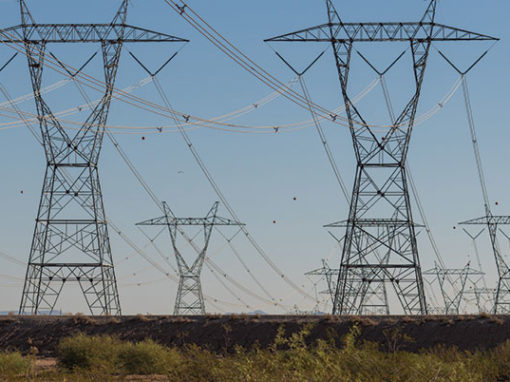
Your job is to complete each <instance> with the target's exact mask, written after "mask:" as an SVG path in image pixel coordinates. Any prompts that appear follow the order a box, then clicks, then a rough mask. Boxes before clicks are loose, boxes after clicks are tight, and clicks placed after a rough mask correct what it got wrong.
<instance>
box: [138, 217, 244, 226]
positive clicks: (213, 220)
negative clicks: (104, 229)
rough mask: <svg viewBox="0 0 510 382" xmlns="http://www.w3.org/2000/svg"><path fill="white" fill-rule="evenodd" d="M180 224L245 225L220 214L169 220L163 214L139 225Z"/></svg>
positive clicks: (171, 218)
mask: <svg viewBox="0 0 510 382" xmlns="http://www.w3.org/2000/svg"><path fill="white" fill-rule="evenodd" d="M169 224H170V225H178V226H213V225H236V226H240V225H244V224H242V223H238V222H236V221H233V220H230V219H227V218H222V217H220V216H215V217H206V218H176V217H170V218H169V219H168V220H167V217H166V216H161V217H159V218H155V219H149V220H146V221H143V222H141V223H137V225H169Z"/></svg>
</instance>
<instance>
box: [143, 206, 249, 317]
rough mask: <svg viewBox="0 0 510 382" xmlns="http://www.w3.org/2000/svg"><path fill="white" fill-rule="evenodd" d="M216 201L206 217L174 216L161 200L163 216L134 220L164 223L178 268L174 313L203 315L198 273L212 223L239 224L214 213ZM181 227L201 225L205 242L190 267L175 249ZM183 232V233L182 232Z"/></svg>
mask: <svg viewBox="0 0 510 382" xmlns="http://www.w3.org/2000/svg"><path fill="white" fill-rule="evenodd" d="M218 206H219V202H215V203H214V204H213V206H212V208H211V209H210V211H209V213H208V214H207V215H206V217H205V218H176V217H175V216H174V214H173V212H172V210H171V209H170V208H169V207H168V205H167V203H165V202H163V209H164V212H165V215H163V216H161V217H159V218H155V219H150V220H146V221H143V222H141V223H137V225H139V226H167V227H168V231H169V233H170V239H171V241H172V249H173V251H174V255H175V259H176V262H177V267H178V270H179V288H178V289H177V297H176V299H175V307H174V315H197V314H198V315H204V314H205V304H204V297H203V295H202V284H201V281H200V274H201V273H202V267H203V265H204V261H205V257H206V254H207V249H208V247H209V241H210V239H211V233H212V231H213V229H214V227H215V226H242V225H244V224H243V223H239V222H236V221H233V220H230V219H226V218H222V217H219V216H217V212H218ZM183 226H202V227H203V233H204V236H203V238H204V241H203V246H202V249H201V250H200V251H199V252H198V256H197V258H196V259H195V261H194V262H193V264H192V265H191V266H190V265H188V263H187V262H186V260H185V259H184V257H183V256H182V254H181V252H180V250H179V249H178V248H177V235H178V234H179V232H181V227H183ZM181 233H182V232H181Z"/></svg>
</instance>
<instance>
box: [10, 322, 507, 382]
mask: <svg viewBox="0 0 510 382" xmlns="http://www.w3.org/2000/svg"><path fill="white" fill-rule="evenodd" d="M312 330H313V324H308V325H304V326H303V327H302V329H301V330H300V331H299V332H295V333H293V334H291V335H290V336H287V335H286V334H285V330H284V328H283V326H281V327H280V329H279V330H278V332H277V334H276V336H275V339H274V341H273V343H272V344H271V345H270V346H268V347H265V348H261V347H260V346H253V347H251V348H249V349H246V348H243V347H240V346H235V348H234V349H231V350H230V351H224V352H217V351H211V350H208V349H207V348H206V347H199V346H197V345H193V344H188V345H183V346H180V347H176V346H173V347H167V346H163V345H160V344H157V343H156V342H154V341H152V340H144V341H140V342H137V343H134V342H129V341H122V340H119V339H117V338H115V337H112V336H108V335H101V336H87V335H85V334H78V335H73V336H72V337H66V338H63V339H62V340H61V341H60V343H59V345H58V349H57V356H56V358H54V359H40V358H39V359H38V358H37V356H36V355H35V354H28V355H24V356H23V355H21V354H19V353H15V352H3V353H0V379H1V380H2V381H3V380H5V381H21V380H31V381H78V382H80V381H119V380H120V381H123V380H125V381H218V382H219V381H222V382H223V381H254V382H255V381H289V382H290V381H339V382H380V381H388V382H389V381H391V382H400V381H402V382H404V381H405V382H408V381H413V382H422V381H423V382H425V381H427V382H428V381H437V382H441V381H445V382H446V381H448V382H456V381H459V382H498V381H510V341H507V342H505V343H503V344H501V345H499V346H497V347H495V348H493V349H490V350H479V351H473V352H472V351H462V350H458V349H457V348H455V347H445V346H438V347H435V348H431V349H427V350H423V351H418V352H408V351H405V350H401V349H400V347H401V345H402V344H404V343H406V342H412V341H413V339H412V338H410V337H408V336H407V335H405V334H402V332H401V331H399V330H398V329H395V330H392V331H389V332H387V333H386V337H387V341H386V342H385V343H384V344H377V343H373V342H368V341H364V340H361V339H360V333H361V330H360V327H359V326H358V325H354V326H353V327H352V328H351V330H350V332H349V333H348V334H347V335H345V336H343V337H342V338H340V339H338V338H336V335H335V333H331V335H330V338H329V339H319V340H316V341H313V342H310V341H309V338H310V334H311V332H312ZM339 341H340V343H341V346H338V342H339Z"/></svg>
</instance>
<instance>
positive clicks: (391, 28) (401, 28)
mask: <svg viewBox="0 0 510 382" xmlns="http://www.w3.org/2000/svg"><path fill="white" fill-rule="evenodd" d="M431 30H432V35H431V34H430V31H431ZM332 34H333V36H334V38H331V35H332ZM429 38H430V39H431V40H432V41H496V40H499V39H498V38H496V37H492V36H488V35H484V34H480V33H475V32H471V31H468V30H465V29H460V28H455V27H450V26H447V25H442V24H437V23H422V22H400V23H397V22H382V23H377V22H367V23H333V24H322V25H318V26H315V27H311V28H307V29H302V30H299V31H296V32H291V33H287V34H284V35H280V36H276V37H272V38H269V39H266V40H265V41H266V42H283V41H287V42H391V41H413V40H428V39H429Z"/></svg>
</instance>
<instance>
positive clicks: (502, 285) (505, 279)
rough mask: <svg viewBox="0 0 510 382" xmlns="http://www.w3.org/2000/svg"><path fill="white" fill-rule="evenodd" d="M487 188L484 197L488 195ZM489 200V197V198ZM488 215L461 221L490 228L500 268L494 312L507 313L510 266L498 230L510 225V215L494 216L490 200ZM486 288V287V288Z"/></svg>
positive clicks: (492, 243)
mask: <svg viewBox="0 0 510 382" xmlns="http://www.w3.org/2000/svg"><path fill="white" fill-rule="evenodd" d="M486 192H487V191H486V190H485V191H484V193H485V194H484V197H486V195H487V194H486ZM487 200H488V199H487ZM485 211H486V215H485V216H483V217H481V218H478V219H471V220H467V221H465V222H462V223H459V224H461V225H467V226H473V225H478V226H480V225H481V226H486V227H488V230H489V238H490V242H491V247H492V252H493V254H494V258H495V260H496V267H497V270H498V286H497V288H496V293H495V295H494V306H493V308H492V313H494V314H507V313H510V268H509V267H508V264H507V262H506V261H505V259H504V258H503V254H502V252H501V249H500V248H499V244H498V239H497V236H498V230H499V227H500V226H502V225H510V216H494V215H492V212H491V210H490V207H489V204H488V202H487V203H486V204H485ZM485 289H486V288H485Z"/></svg>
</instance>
